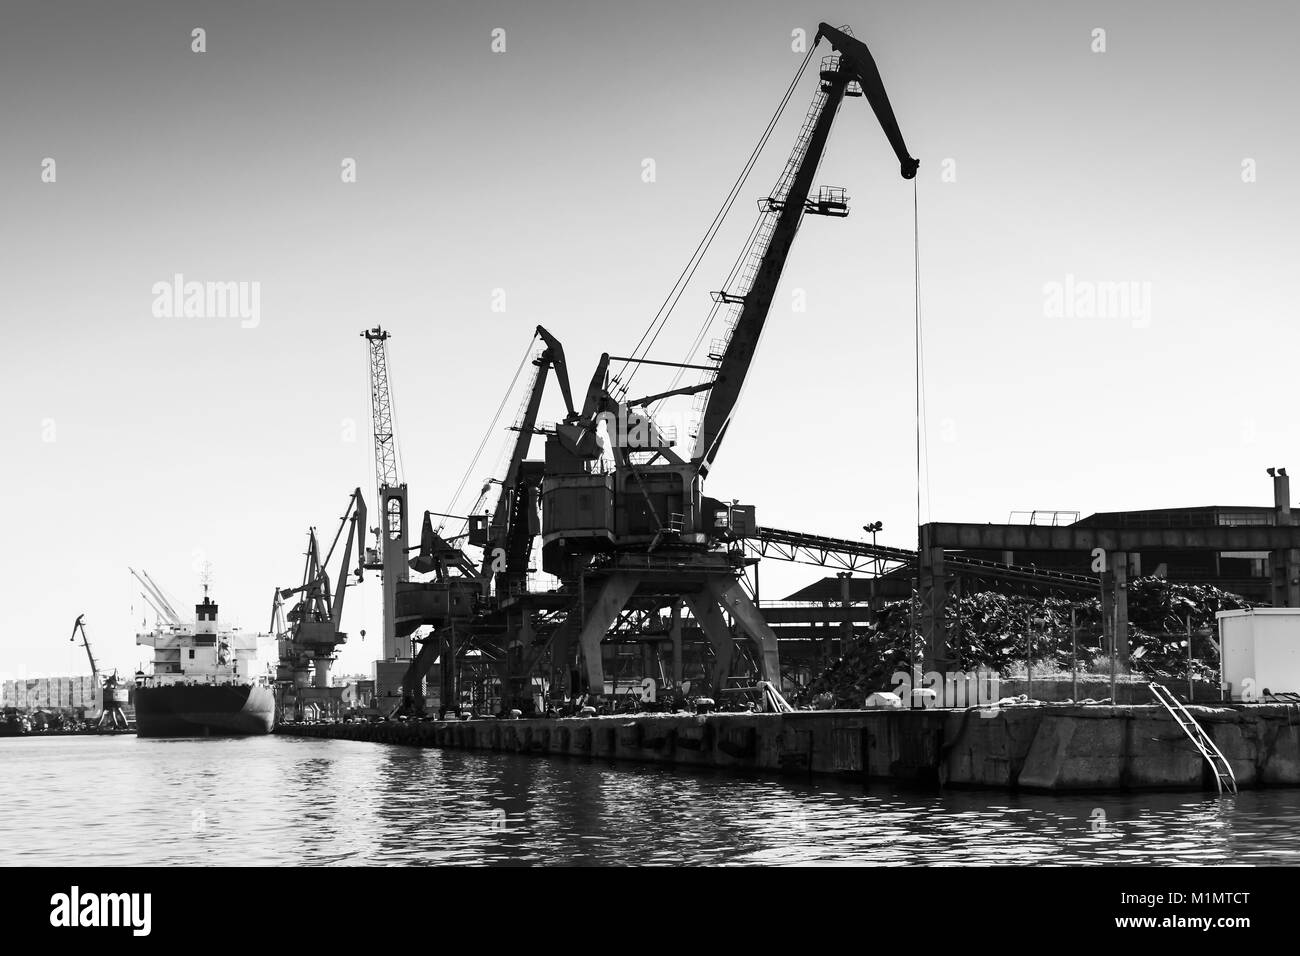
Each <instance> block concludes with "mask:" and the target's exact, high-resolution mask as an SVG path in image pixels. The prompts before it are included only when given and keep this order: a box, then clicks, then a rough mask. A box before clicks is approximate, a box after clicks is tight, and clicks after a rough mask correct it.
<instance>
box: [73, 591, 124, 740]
mask: <svg viewBox="0 0 1300 956" xmlns="http://www.w3.org/2000/svg"><path fill="white" fill-rule="evenodd" d="M85 620H86V615H84V614H78V615H77V619H76V621H74V622H73V624H72V636H71V637H69V638H68V641H69V642H70V643H74V644H75V643H76V640H77V634H78V633H80V634H81V645H82V646H83V647H84V648H85V649H86V658H87V659H88V660H89V661H90V683H91V686H92V687H94V688H95V694H96V698H97V699H96V700H94V701H92V703H91V706H90V707H89V708H87V711H88V713H87V715H86V716H87V717H94V718H95V719H96V724H95V725H96V727H97V728H99V729H101V730H102V729H104V728H105V727H107V728H108V729H110V730H126V729H127V721H126V714H125V712H124V711H123V710H122V707H123V705H125V704H126V700H127V693H126V688H125V687H122V686H120V684H119V682H118V677H117V671H113V673H112V674H111V675H109V677H107V678H104V679H101V678H100V675H99V665H98V664H97V663H96V662H95V654H94V652H93V651H92V650H91V649H90V638H89V637H88V636H87V635H86V623H85Z"/></svg>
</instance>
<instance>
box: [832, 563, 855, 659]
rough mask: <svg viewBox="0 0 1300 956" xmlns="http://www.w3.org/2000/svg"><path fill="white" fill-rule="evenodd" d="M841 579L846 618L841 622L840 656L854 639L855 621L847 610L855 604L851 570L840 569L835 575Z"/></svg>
mask: <svg viewBox="0 0 1300 956" xmlns="http://www.w3.org/2000/svg"><path fill="white" fill-rule="evenodd" d="M835 576H836V577H837V578H839V579H840V607H842V608H843V609H844V611H845V615H846V616H845V620H844V621H842V622H841V623H840V656H841V657H843V656H844V649H845V648H846V647H848V646H849V644H850V643H851V642H852V641H853V622H852V621H850V620H848V617H847V612H848V610H849V608H850V607H851V606H852V604H853V591H852V585H851V582H852V580H853V574H852V573H851V572H849V571H839V572H837V573H836V575H835Z"/></svg>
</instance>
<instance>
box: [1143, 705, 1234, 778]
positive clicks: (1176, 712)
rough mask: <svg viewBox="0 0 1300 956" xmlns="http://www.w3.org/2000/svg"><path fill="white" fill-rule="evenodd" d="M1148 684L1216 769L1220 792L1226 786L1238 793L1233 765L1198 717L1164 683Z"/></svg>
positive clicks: (1213, 768)
mask: <svg viewBox="0 0 1300 956" xmlns="http://www.w3.org/2000/svg"><path fill="white" fill-rule="evenodd" d="M1148 686H1149V687H1150V688H1151V694H1152V696H1154V697H1155V699H1156V700H1158V701H1160V703H1162V704H1164V707H1165V710H1167V711H1169V716H1170V717H1172V718H1173V719H1174V723H1176V724H1177V725H1178V726H1179V727H1181V728H1182V729H1183V733H1185V734H1187V736H1188V737H1189V738H1190V739H1191V741H1192V743H1193V744H1195V745H1196V749H1197V750H1199V751H1200V752H1201V756H1202V757H1204V758H1205V762H1206V763H1208V764H1209V765H1210V769H1211V770H1213V771H1214V782H1215V783H1216V784H1218V787H1219V793H1223V791H1224V789H1225V788H1226V789H1227V790H1228V792H1229V793H1236V792H1237V775H1236V774H1234V773H1233V772H1232V765H1231V764H1229V763H1228V760H1227V758H1226V757H1224V756H1223V752H1222V751H1221V750H1219V748H1218V747H1217V746H1215V743H1214V741H1213V740H1211V739H1210V736H1209V734H1207V733H1206V732H1205V729H1204V728H1203V727H1202V726H1201V725H1200V724H1198V723H1197V722H1196V718H1195V717H1193V716H1192V715H1191V714H1190V713H1188V711H1187V708H1186V707H1184V706H1183V705H1182V703H1181V702H1180V701H1179V700H1178V698H1177V697H1175V696H1174V695H1173V694H1171V693H1170V692H1169V689H1168V688H1167V687H1165V686H1164V685H1163V684H1149V685H1148Z"/></svg>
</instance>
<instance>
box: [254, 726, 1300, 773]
mask: <svg viewBox="0 0 1300 956" xmlns="http://www.w3.org/2000/svg"><path fill="white" fill-rule="evenodd" d="M1192 712H1193V714H1194V715H1195V716H1196V719H1197V720H1198V721H1199V722H1200V723H1201V725H1202V727H1204V728H1205V731H1206V733H1207V734H1209V736H1210V737H1211V738H1212V739H1213V740H1214V741H1215V743H1216V744H1217V745H1218V747H1219V748H1220V750H1222V751H1223V754H1224V756H1225V757H1226V758H1227V759H1228V761H1229V763H1230V764H1231V765H1232V768H1233V771H1234V772H1235V774H1236V776H1237V781H1238V786H1239V787H1241V788H1243V789H1247V788H1253V787H1261V786H1297V785H1300V707H1297V706H1295V705H1290V706H1288V705H1282V704H1261V705H1239V706H1236V707H1233V708H1213V709H1212V708H1202V707H1195V708H1192ZM276 732H277V733H281V734H289V735H297V736H305V737H323V738H331V739H346V740H364V741H374V742H380V743H387V744H396V745H405V746H415V747H443V748H450V749H459V750H479V751H494V752H501V753H520V754H534V755H537V756H565V757H580V758H581V757H586V758H598V759H612V760H628V761H637V762H641V763H656V764H665V765H669V766H676V767H698V768H707V769H733V770H742V771H758V772H770V773H781V774H798V775H810V774H825V775H839V776H848V777H856V778H859V779H862V778H866V779H872V780H890V781H896V782H903V783H915V784H923V785H930V786H950V787H992V788H1000V789H1026V790H1042V791H1065V792H1072V791H1087V790H1170V789H1189V790H1197V789H1209V790H1214V789H1215V781H1214V776H1213V774H1212V772H1211V771H1210V770H1209V767H1208V765H1207V764H1206V762H1205V760H1204V759H1203V758H1202V757H1201V755H1200V753H1199V752H1198V751H1197V750H1196V748H1195V747H1194V746H1193V744H1192V742H1191V741H1190V740H1189V739H1188V738H1187V736H1186V735H1185V734H1184V733H1183V731H1182V730H1181V729H1180V728H1179V727H1178V726H1177V725H1176V724H1175V723H1174V722H1173V720H1172V719H1171V718H1170V717H1169V715H1168V713H1166V712H1165V711H1164V709H1163V708H1161V707H1158V706H1128V707H1126V706H1120V707H1110V706H1078V705H1061V706H1020V707H1004V708H1001V709H1000V710H999V711H998V712H997V713H996V714H995V715H993V716H981V714H980V712H979V711H975V710H970V711H960V710H917V711H898V710H894V711H887V710H880V711H865V710H863V711H848V710H840V711H811V712H807V711H799V712H796V713H790V714H710V715H707V716H692V715H686V714H675V715H670V714H664V715H660V714H637V715H627V716H616V717H588V718H561V719H552V718H534V719H523V720H467V721H437V720H410V721H385V722H378V723H366V722H353V723H329V724H325V723H322V724H298V725H294V724H289V725H282V726H280V727H278V728H277V729H276Z"/></svg>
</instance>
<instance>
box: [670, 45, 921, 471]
mask: <svg viewBox="0 0 1300 956" xmlns="http://www.w3.org/2000/svg"><path fill="white" fill-rule="evenodd" d="M823 36H825V37H826V38H827V39H828V40H829V41H830V43H831V45H832V46H833V47H834V48H835V49H836V50H837V51H839V54H840V55H839V56H833V57H827V58H825V59H824V60H823V61H822V64H821V87H820V89H819V90H818V92H817V94H816V97H815V98H814V100H813V103H812V106H811V107H810V108H809V110H808V115H807V119H806V120H805V122H804V125H803V127H802V128H801V130H800V132H799V138H798V140H797V141H796V143H795V147H794V150H793V152H792V153H791V155H790V159H789V162H788V163H787V165H786V169H785V171H784V173H783V174H782V176H781V179H780V180H779V181H778V183H777V185H776V188H775V189H773V191H772V194H771V195H770V196H769V197H768V198H767V199H765V200H764V201H763V203H762V204H761V209H762V214H763V220H764V221H762V222H760V224H759V226H758V228H757V230H756V232H755V237H754V240H753V245H752V246H751V248H750V250H749V254H748V255H749V259H750V261H751V263H752V268H749V269H742V270H741V272H740V275H741V277H742V278H741V280H740V281H741V283H742V285H741V287H739V288H734V289H730V290H726V291H724V292H723V293H720V295H721V296H722V300H723V301H726V302H729V303H732V304H733V305H734V306H737V307H738V314H736V316H735V319H734V324H733V325H732V327H731V329H730V331H729V334H728V338H727V341H726V345H725V346H724V347H723V349H722V351H721V353H720V355H718V356H717V362H718V365H717V370H716V372H715V373H714V376H715V377H714V380H713V387H712V389H710V390H709V392H708V398H707V399H706V401H705V405H704V412H703V416H702V419H701V421H700V427H699V431H698V432H697V433H696V439H695V444H694V446H693V448H692V452H691V462H692V464H693V465H695V467H696V468H697V469H698V471H699V473H700V474H701V475H707V474H708V471H709V467H710V466H711V465H712V463H713V461H714V459H715V457H716V456H717V454H718V448H719V446H720V445H721V443H722V439H723V437H724V436H725V434H726V431H727V427H728V425H729V424H730V422H731V416H732V413H733V412H734V410H735V407H736V403H737V402H738V401H739V399H740V394H741V391H742V390H743V388H744V384H745V376H746V374H747V373H748V371H749V366H750V364H751V363H752V361H753V358H754V352H755V350H756V349H757V348H758V342H759V339H760V337H761V336H762V333H763V326H764V323H765V322H766V320H767V315H768V312H769V311H770V309H771V306H772V300H773V297H774V296H775V294H776V289H777V285H778V284H779V282H780V280H781V274H782V271H783V270H784V269H785V264H786V259H787V258H788V257H789V254H790V247H791V244H792V243H793V241H794V237H795V233H796V232H797V231H798V229H799V224H800V222H801V221H802V220H803V216H804V213H806V212H812V213H815V214H821V215H840V216H842V215H846V214H847V211H848V207H847V205H846V203H845V202H844V198H843V196H842V194H841V193H839V192H830V191H824V192H826V195H824V196H819V197H818V199H817V200H811V199H810V193H811V190H812V185H813V177H814V176H815V175H816V173H817V167H818V165H819V164H820V163H821V158H822V155H823V153H824V151H825V149H826V142H827V140H828V138H829V137H830V132H831V127H832V125H833V124H834V122H835V115H836V113H837V111H838V110H839V106H840V103H841V102H842V101H843V99H844V97H845V95H853V96H856V95H859V93H858V90H859V89H860V90H861V93H862V94H863V95H865V96H866V98H867V100H868V102H869V103H870V104H871V106H872V109H873V110H874V111H875V113H876V117H877V119H878V120H879V121H880V124H881V126H882V127H883V129H884V131H885V135H886V137H887V138H888V139H889V142H890V144H891V145H892V146H893V148H894V152H895V154H896V155H897V156H898V159H899V164H900V169H901V172H902V175H903V177H904V178H905V179H911V178H913V177H914V176H915V175H916V170H917V167H918V166H919V162H918V161H917V160H915V159H913V158H911V157H910V156H909V155H908V153H907V146H906V144H905V143H904V142H903V137H902V133H901V132H900V131H899V129H898V123H897V121H896V120H895V119H894V112H893V108H892V107H891V106H890V104H889V98H888V97H887V96H886V95H885V89H884V84H883V83H882V82H881V79H880V72H879V70H877V68H876V64H875V61H874V60H873V59H872V57H871V54H870V52H869V51H868V50H867V47H866V45H865V44H863V43H862V42H861V41H859V40H857V39H854V38H853V37H851V36H849V35H848V34H846V33H844V32H843V31H842V30H836V29H834V28H833V27H829V26H827V25H826V24H824V23H823V24H821V26H820V28H819V30H818V34H817V39H816V41H815V42H820V41H821V38H822V37H823ZM851 85H852V87H851ZM746 280H748V284H747V286H746V285H745V284H744V283H745V282H746Z"/></svg>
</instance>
